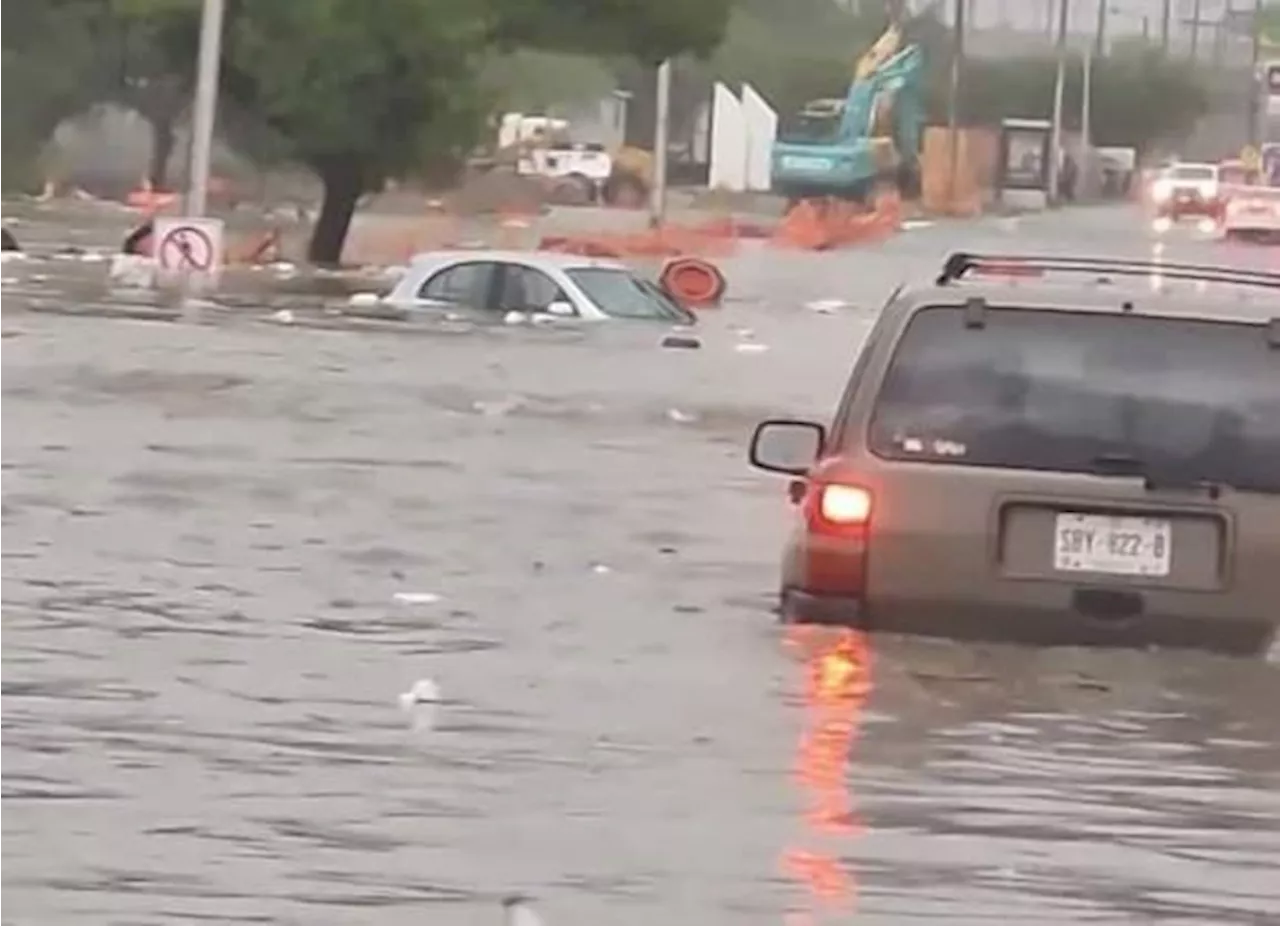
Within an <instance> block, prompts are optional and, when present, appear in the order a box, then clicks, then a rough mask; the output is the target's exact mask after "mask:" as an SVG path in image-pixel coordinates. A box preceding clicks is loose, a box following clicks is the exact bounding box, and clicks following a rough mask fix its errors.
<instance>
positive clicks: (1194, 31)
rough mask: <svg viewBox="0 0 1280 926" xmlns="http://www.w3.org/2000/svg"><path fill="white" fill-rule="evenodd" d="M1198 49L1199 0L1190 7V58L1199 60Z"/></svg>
mask: <svg viewBox="0 0 1280 926" xmlns="http://www.w3.org/2000/svg"><path fill="white" fill-rule="evenodd" d="M1199 49H1200V0H1195V4H1194V5H1193V6H1192V7H1191V60H1192V61H1196V60H1199V57H1200V55H1199Z"/></svg>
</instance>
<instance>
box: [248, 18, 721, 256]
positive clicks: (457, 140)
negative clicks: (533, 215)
mask: <svg viewBox="0 0 1280 926" xmlns="http://www.w3.org/2000/svg"><path fill="white" fill-rule="evenodd" d="M729 3H730V0H702V2H700V3H686V0H378V2H376V3H375V2H370V0H307V2H305V3H304V2H299V0H240V2H236V3H234V5H233V6H231V7H229V8H228V26H227V34H226V48H225V54H224V59H223V77H224V80H223V87H224V89H225V91H226V93H227V95H228V96H229V97H230V98H231V99H232V100H234V101H235V102H236V103H237V104H239V106H240V108H241V109H242V110H244V111H247V112H253V113H256V114H258V115H259V116H260V117H261V118H262V119H263V121H265V122H266V124H267V125H269V126H270V127H271V128H272V129H274V130H276V131H277V132H278V133H279V135H280V136H281V137H282V138H283V139H284V140H285V141H286V143H287V144H288V146H289V150H290V154H291V155H292V156H293V157H294V158H295V159H296V160H297V161H299V162H301V163H303V164H306V165H307V166H309V167H310V168H311V169H312V170H314V171H315V172H316V174H317V175H318V176H319V178H320V180H321V182H322V183H323V185H324V201H323V203H322V205H321V209H320V217H319V219H318V221H317V222H316V226H315V229H314V231H313V233H312V238H311V242H310V244H309V246H308V254H307V256H308V259H310V260H312V261H314V262H317V263H333V262H336V261H337V260H338V259H339V257H340V255H341V252H342V244H343V241H344V240H345V238H346V234H347V230H348V228H349V226H350V222H351V217H352V215H353V213H354V210H355V205H356V202H357V200H358V199H359V197H360V195H361V194H362V193H364V192H366V191H368V190H372V189H377V188H378V187H379V186H380V185H381V184H382V183H383V182H384V181H385V180H386V179H388V178H390V177H394V176H400V175H405V174H412V173H414V172H415V170H416V169H419V168H421V167H422V166H423V165H425V164H427V163H429V162H431V161H432V160H439V159H441V158H448V157H450V156H454V157H460V156H461V155H462V154H463V153H465V152H466V151H467V150H469V149H470V148H471V147H473V145H474V142H475V141H476V139H477V138H478V133H479V132H480V131H481V129H482V127H483V124H484V116H485V114H486V106H485V103H486V100H485V99H484V95H483V92H482V87H481V83H480V81H479V80H478V75H479V70H480V64H481V61H482V57H483V55H484V54H485V53H486V52H487V51H488V50H489V49H490V48H491V47H492V46H493V45H494V44H495V43H496V44H499V45H501V46H503V47H507V48H516V47H527V46H536V47H543V48H552V49H557V50H568V51H589V52H591V53H595V54H606V53H611V52H621V51H623V50H626V49H630V50H632V51H633V52H634V53H635V54H637V55H638V56H642V57H644V58H647V59H650V60H656V58H655V56H657V57H663V56H666V55H674V54H677V53H679V52H682V51H685V50H692V51H706V50H707V49H710V48H711V47H713V46H714V44H715V43H716V41H718V39H719V35H720V31H721V30H722V29H723V25H724V17H725V16H726V15H727V11H728V7H729Z"/></svg>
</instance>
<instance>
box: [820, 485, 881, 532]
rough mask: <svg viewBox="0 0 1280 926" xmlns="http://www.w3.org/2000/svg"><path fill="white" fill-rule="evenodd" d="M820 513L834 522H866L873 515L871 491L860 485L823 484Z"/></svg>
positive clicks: (851, 523)
mask: <svg viewBox="0 0 1280 926" xmlns="http://www.w3.org/2000/svg"><path fill="white" fill-rule="evenodd" d="M818 513H819V514H820V515H821V516H822V518H823V520H824V521H829V522H830V523H832V524H846V525H856V524H865V523H867V520H868V519H869V518H870V517H871V493H870V492H868V491H867V490H866V489H862V488H859V487H858V486H847V485H827V486H823V487H822V489H821V495H820V496H819V498H818Z"/></svg>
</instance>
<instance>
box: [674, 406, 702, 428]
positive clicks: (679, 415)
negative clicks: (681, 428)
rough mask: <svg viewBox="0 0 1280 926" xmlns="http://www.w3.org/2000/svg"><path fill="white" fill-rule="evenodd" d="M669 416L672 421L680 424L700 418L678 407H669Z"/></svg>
mask: <svg viewBox="0 0 1280 926" xmlns="http://www.w3.org/2000/svg"><path fill="white" fill-rule="evenodd" d="M667 417H668V418H670V419H671V420H672V421H677V422H679V423H680V424H688V423H689V422H691V421H697V420H698V419H697V417H696V416H694V415H690V414H689V413H688V412H682V411H680V409H678V408H672V409H668V410H667Z"/></svg>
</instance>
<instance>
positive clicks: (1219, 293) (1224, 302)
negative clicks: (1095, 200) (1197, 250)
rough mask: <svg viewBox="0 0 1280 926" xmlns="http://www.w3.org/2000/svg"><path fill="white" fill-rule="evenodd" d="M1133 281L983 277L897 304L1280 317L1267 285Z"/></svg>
mask: <svg viewBox="0 0 1280 926" xmlns="http://www.w3.org/2000/svg"><path fill="white" fill-rule="evenodd" d="M1127 282H1128V283H1129V284H1130V285H1124V284H1125V283H1126V281H1124V280H1119V281H1113V282H1092V283H1085V284H1081V283H1079V282H1044V281H1043V280H1039V279H1036V280H1030V281H1029V280H1020V279H1011V280H1007V281H1000V280H994V279H983V280H981V281H961V282H958V283H948V284H946V285H943V286H938V285H933V286H920V287H913V288H911V289H909V290H906V291H904V292H903V293H902V295H901V296H900V297H899V298H898V299H897V300H895V303H896V304H897V305H898V306H899V307H900V311H902V312H903V313H904V314H906V315H909V314H912V313H913V312H914V311H915V310H916V309H917V308H927V307H929V306H931V305H957V304H965V303H967V302H968V301H969V300H972V299H977V300H981V302H982V303H984V304H985V305H986V306H987V307H989V308H993V309H1005V308H1008V309H1023V310H1027V311H1033V312H1036V311H1044V312H1053V311H1059V312H1062V311H1072V312H1096V313H1099V314H1106V313H1109V314H1115V315H1120V314H1130V315H1137V316H1148V317H1161V316H1165V317H1177V318H1184V319H1192V320H1199V321H1227V322H1237V323H1244V324H1266V323H1268V322H1271V321H1272V320H1273V319H1275V318H1277V317H1280V302H1278V301H1277V298H1276V291H1275V290H1267V289H1266V288H1264V287H1253V286H1233V285H1230V284H1220V283H1215V284H1209V285H1207V286H1206V287H1205V289H1204V291H1202V292H1201V291H1197V288H1196V284H1195V283H1194V282H1188V281H1182V280H1178V281H1169V282H1168V283H1167V284H1165V286H1164V288H1163V289H1161V290H1158V291H1153V290H1151V289H1150V288H1149V285H1148V287H1147V288H1145V289H1144V288H1140V287H1139V285H1134V284H1139V283H1140V282H1141V281H1140V280H1138V279H1133V278H1130V279H1129V280H1128V281H1127ZM1125 306H1131V308H1128V309H1126V308H1125Z"/></svg>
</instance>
